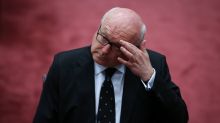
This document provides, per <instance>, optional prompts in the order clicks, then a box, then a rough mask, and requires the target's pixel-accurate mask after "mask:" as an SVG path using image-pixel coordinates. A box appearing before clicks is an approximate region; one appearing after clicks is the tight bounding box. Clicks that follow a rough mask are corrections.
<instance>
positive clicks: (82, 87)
mask: <svg viewBox="0 0 220 123" xmlns="http://www.w3.org/2000/svg"><path fill="white" fill-rule="evenodd" d="M78 63H79V67H78V68H79V69H78V72H79V74H78V75H79V76H78V78H77V79H78V80H80V83H79V84H78V85H79V93H80V96H82V98H83V99H84V101H83V104H82V106H83V107H82V111H81V113H84V114H82V115H84V118H85V119H84V120H87V121H88V123H95V114H96V113H95V82H94V62H93V60H92V56H91V53H90V48H88V51H86V55H85V56H81V57H80V58H79V61H78Z"/></svg>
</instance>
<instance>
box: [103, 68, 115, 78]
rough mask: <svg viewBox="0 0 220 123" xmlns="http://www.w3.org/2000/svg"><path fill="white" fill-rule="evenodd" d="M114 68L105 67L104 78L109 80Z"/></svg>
mask: <svg viewBox="0 0 220 123" xmlns="http://www.w3.org/2000/svg"><path fill="white" fill-rule="evenodd" d="M115 71H116V68H107V69H105V79H107V80H110V79H111V78H112V75H113V74H114V73H115Z"/></svg>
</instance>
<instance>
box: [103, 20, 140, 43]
mask: <svg viewBox="0 0 220 123" xmlns="http://www.w3.org/2000/svg"><path fill="white" fill-rule="evenodd" d="M100 31H101V32H102V33H103V34H104V35H105V36H106V37H107V38H108V39H109V40H112V41H114V42H117V41H120V40H125V41H128V42H130V43H136V41H137V37H138V36H137V35H138V34H137V31H135V29H134V28H131V27H128V26H127V27H126V26H122V25H120V26H117V25H116V26H114V25H109V24H105V25H101V28H100Z"/></svg>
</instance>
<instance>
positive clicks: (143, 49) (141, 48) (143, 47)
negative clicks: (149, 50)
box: [140, 40, 146, 51]
mask: <svg viewBox="0 0 220 123" xmlns="http://www.w3.org/2000/svg"><path fill="white" fill-rule="evenodd" d="M145 44H146V40H143V41H142V42H141V45H140V50H142V51H145V50H146V48H145Z"/></svg>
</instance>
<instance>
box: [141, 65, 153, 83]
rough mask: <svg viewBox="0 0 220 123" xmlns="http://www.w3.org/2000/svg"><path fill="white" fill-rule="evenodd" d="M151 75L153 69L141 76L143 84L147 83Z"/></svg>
mask: <svg viewBox="0 0 220 123" xmlns="http://www.w3.org/2000/svg"><path fill="white" fill-rule="evenodd" d="M153 73H154V69H153V68H151V69H150V70H148V72H147V73H146V74H145V75H143V76H142V77H141V80H143V81H144V82H147V81H149V80H150V78H151V76H152V75H153Z"/></svg>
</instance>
